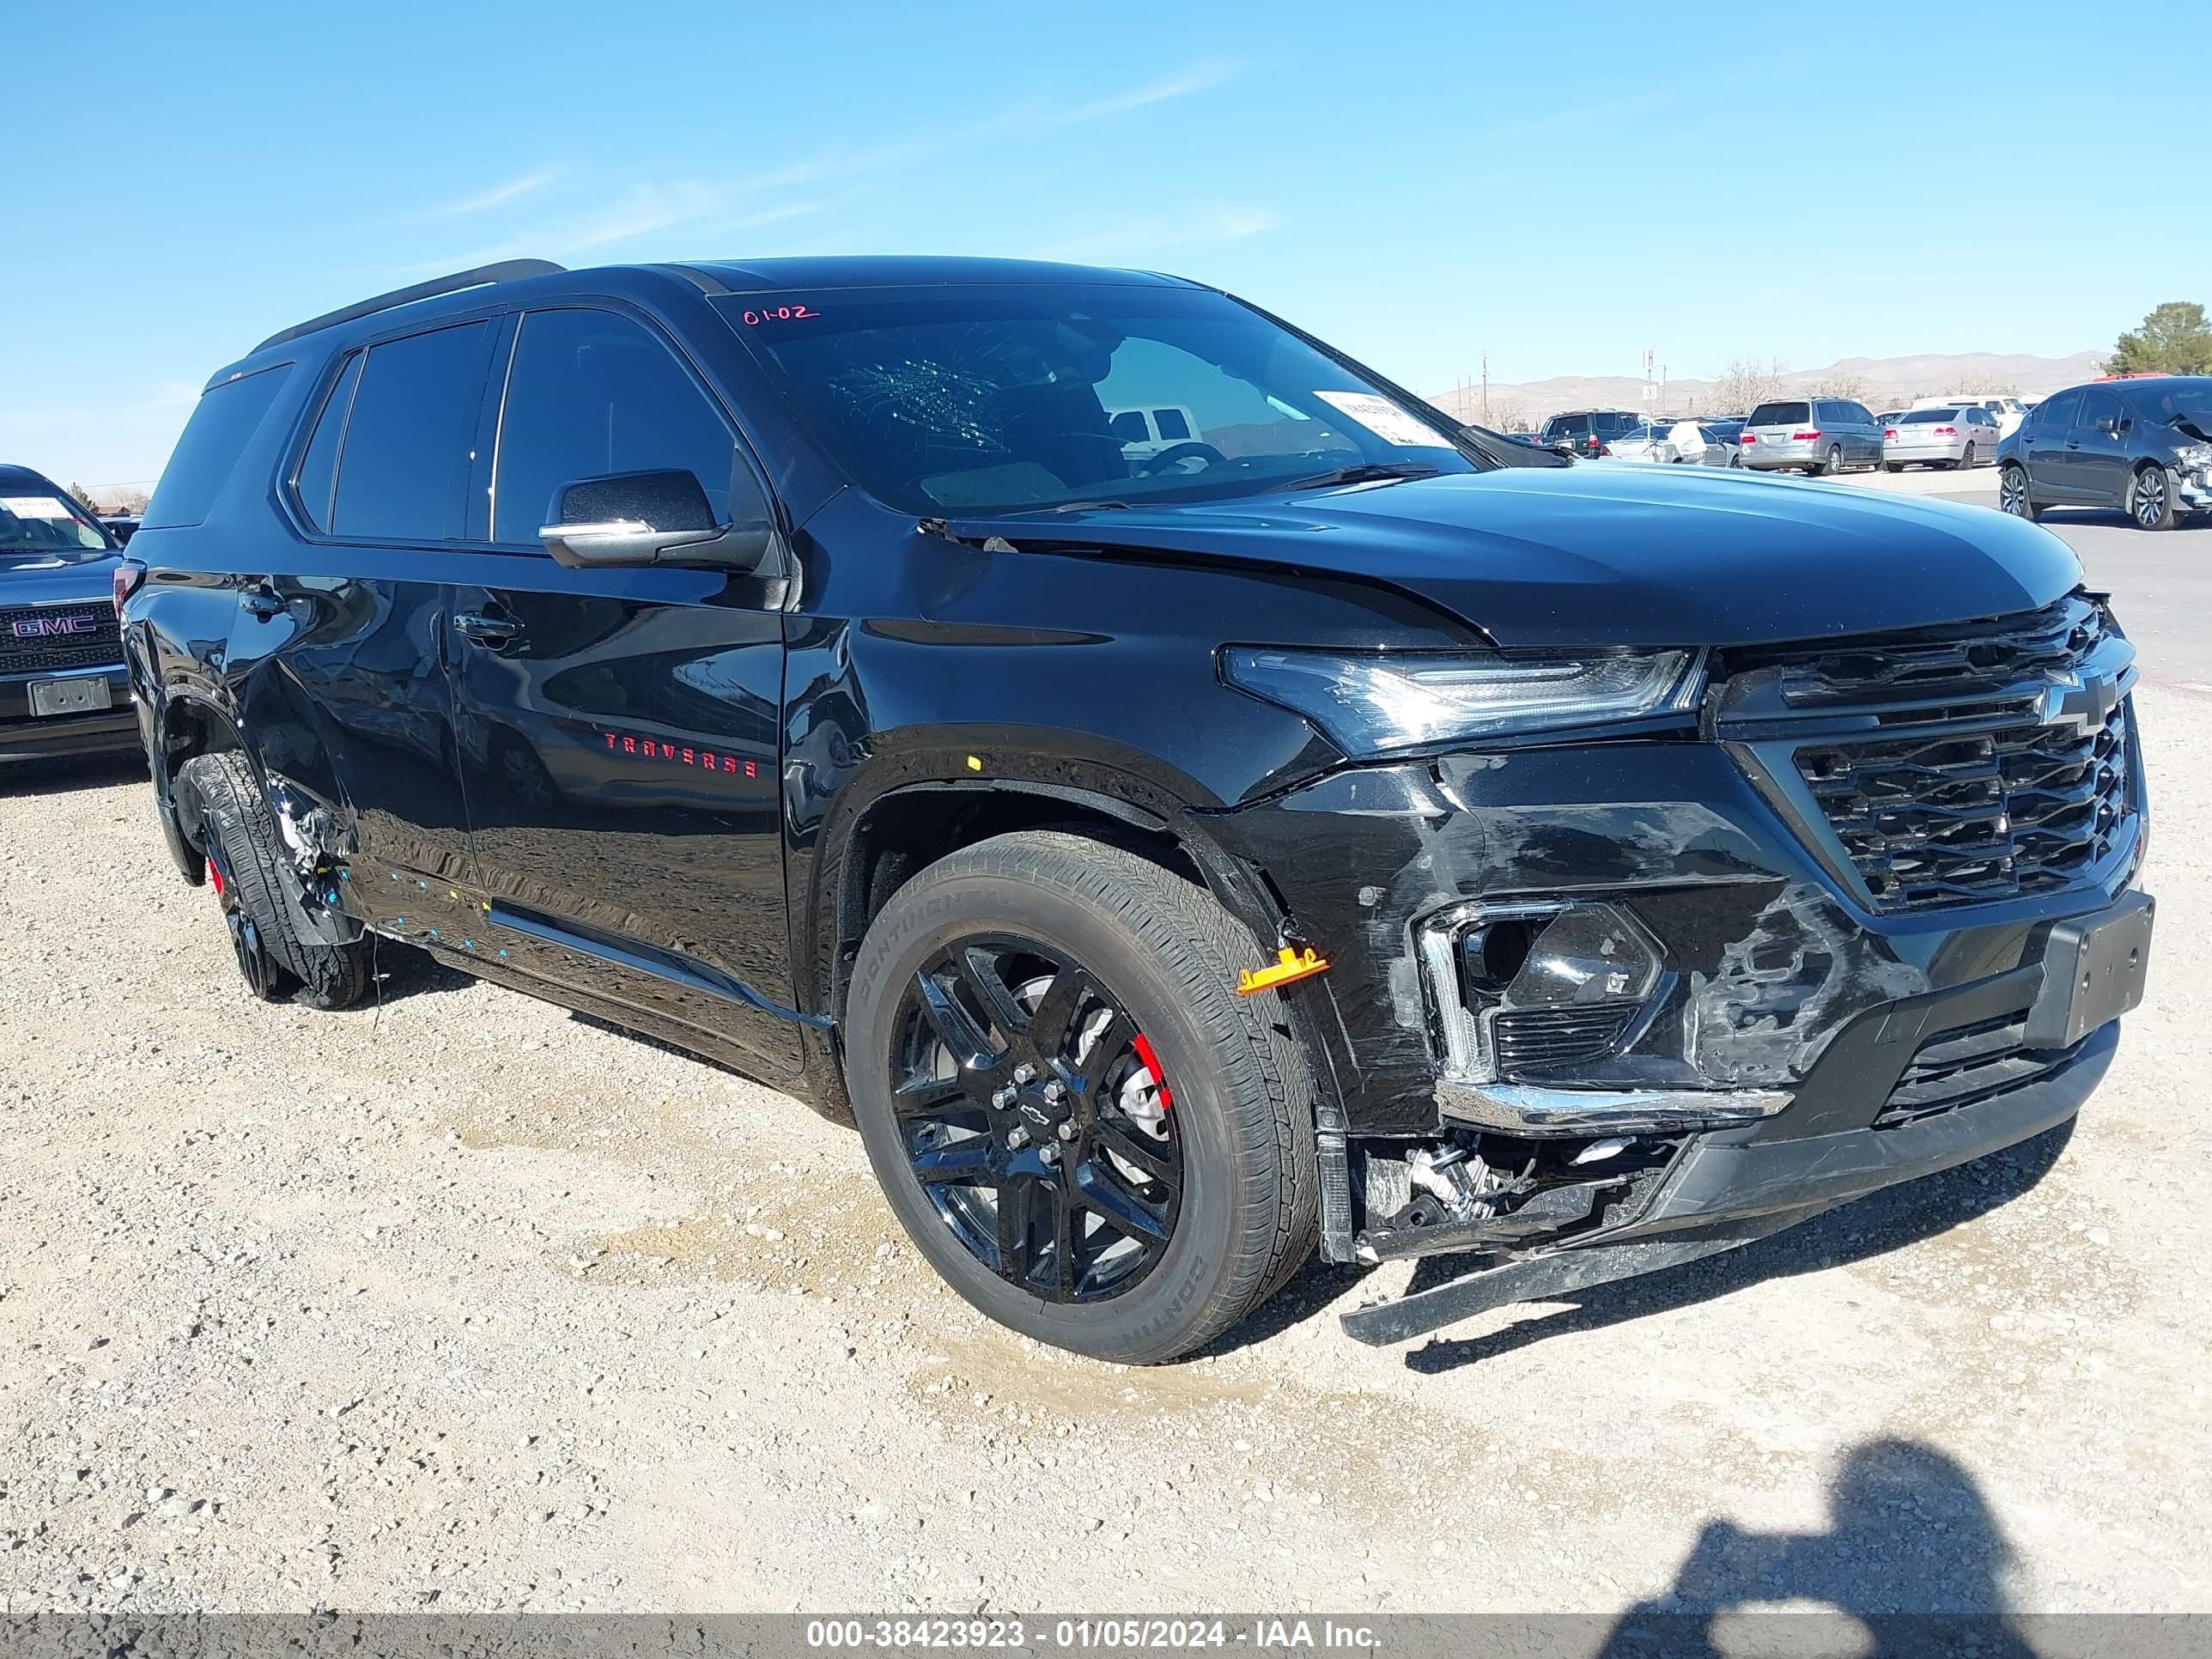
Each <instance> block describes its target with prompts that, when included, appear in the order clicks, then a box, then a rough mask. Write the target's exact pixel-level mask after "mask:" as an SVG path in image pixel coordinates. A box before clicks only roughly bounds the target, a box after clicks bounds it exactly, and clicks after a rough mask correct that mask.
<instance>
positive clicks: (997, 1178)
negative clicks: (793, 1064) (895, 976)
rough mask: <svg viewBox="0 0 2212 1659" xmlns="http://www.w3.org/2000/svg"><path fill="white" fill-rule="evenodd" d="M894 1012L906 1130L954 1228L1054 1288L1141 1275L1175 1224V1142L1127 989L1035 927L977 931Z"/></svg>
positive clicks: (1001, 1271)
mask: <svg viewBox="0 0 2212 1659" xmlns="http://www.w3.org/2000/svg"><path fill="white" fill-rule="evenodd" d="M898 1018H899V1024H900V1036H899V1047H898V1049H897V1053H898V1055H899V1059H898V1061H897V1062H896V1076H895V1078H894V1081H893V1085H892V1095H893V1100H894V1103H895V1110H896V1114H897V1116H898V1121H899V1127H900V1132H901V1138H902V1143H903V1146H904V1148H905V1152H906V1157H907V1160H908V1165H909V1167H910V1168H911V1169H912V1170H913V1171H914V1174H915V1179H916V1180H917V1181H918V1182H921V1187H922V1188H923V1191H924V1192H925V1194H927V1197H928V1199H929V1201H930V1203H931V1205H932V1206H933V1207H934V1208H935V1209H936V1211H937V1212H938V1214H939V1217H941V1218H943V1220H944V1222H945V1225H946V1226H947V1227H948V1228H950V1229H951V1232H952V1235H953V1237H956V1238H957V1239H958V1240H959V1241H960V1243H961V1244H962V1245H963V1246H964V1247H965V1248H966V1249H967V1250H968V1251H969V1254H970V1255H973V1256H974V1257H975V1259H976V1260H977V1261H980V1262H981V1263H982V1264H983V1265H984V1266H985V1267H988V1268H989V1269H990V1270H991V1271H992V1272H993V1273H996V1274H997V1275H998V1276H999V1277H1000V1278H1001V1279H1005V1280H1006V1281H1007V1282H1008V1283H1009V1284H1011V1285H1017V1286H1018V1287H1020V1288H1021V1289H1023V1290H1025V1291H1028V1292H1030V1294H1031V1295H1034V1296H1037V1297H1042V1298H1044V1299H1045V1300H1047V1301H1050V1302H1062V1303H1083V1302H1097V1301H1103V1300H1104V1299H1105V1298H1107V1297H1113V1296H1118V1295H1120V1294H1121V1293H1123V1292H1124V1291H1128V1290H1129V1289H1131V1288H1132V1287H1133V1286H1134V1285H1137V1284H1139V1282H1141V1281H1142V1280H1143V1279H1144V1278H1145V1277H1146V1275H1147V1274H1148V1273H1151V1272H1152V1269H1153V1267H1155V1266H1157V1265H1158V1262H1159V1261H1160V1258H1161V1257H1162V1256H1163V1255H1164V1254H1165V1252H1166V1249H1167V1247H1168V1243H1169V1241H1170V1239H1171V1238H1172V1237H1173V1236H1174V1232H1175V1227H1176V1219H1177V1218H1178V1216H1179V1214H1180V1212H1181V1209H1182V1186H1183V1156H1182V1136H1181V1132H1180V1129H1179V1127H1178V1125H1177V1122H1176V1117H1175V1114H1174V1113H1173V1111H1172V1110H1171V1109H1170V1107H1171V1105H1172V1099H1173V1097H1172V1092H1171V1091H1169V1090H1167V1089H1166V1088H1164V1086H1163V1085H1164V1079H1162V1078H1161V1077H1160V1075H1159V1073H1158V1071H1157V1069H1156V1066H1157V1064H1158V1061H1157V1058H1156V1056H1154V1055H1153V1054H1152V1045H1151V1043H1150V1042H1148V1041H1147V1040H1146V1037H1145V1036H1144V1034H1143V1033H1142V1032H1141V1031H1139V1030H1138V1028H1137V1022H1136V1020H1135V1019H1134V1018H1133V1017H1132V1016H1131V1015H1130V1013H1129V1012H1128V1010H1127V1007H1126V1006H1125V1005H1124V1004H1123V1003H1122V1001H1121V999H1120V998H1119V997H1117V996H1116V995H1115V994H1114V992H1113V991H1112V990H1111V989H1109V987H1107V986H1105V985H1104V984H1103V983H1102V982H1101V981H1099V979H1098V978H1097V976H1096V975H1093V974H1092V973H1091V971H1090V970H1089V969H1085V967H1083V966H1082V965H1081V964H1080V963H1075V962H1073V961H1069V960H1066V959H1065V957H1064V953H1061V952H1059V951H1054V950H1052V949H1050V948H1049V947H1048V946H1046V945H1042V944H1040V943H1039V942H1037V941H1036V940H1034V939H1023V938H1020V937H1018V936H1014V935H1005V936H1001V937H998V938H994V939H972V938H971V939H961V940H958V941H957V942H956V943H955V944H954V945H951V947H950V948H948V949H946V950H945V951H942V952H940V953H939V955H938V956H936V957H934V958H933V960H931V961H930V962H929V963H927V965H926V966H924V967H923V968H922V969H921V971H920V972H919V973H917V974H915V975H914V977H913V979H912V981H911V982H910V983H909V984H908V987H907V992H906V996H905V999H904V1000H903V1002H902V1005H901V1007H900V1010H899V1016H898Z"/></svg>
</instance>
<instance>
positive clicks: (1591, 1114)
mask: <svg viewBox="0 0 2212 1659" xmlns="http://www.w3.org/2000/svg"><path fill="white" fill-rule="evenodd" d="M1793 1098H1794V1097H1793V1096H1792V1095H1790V1093H1789V1092H1788V1091H1786V1090H1781V1089H1546V1088H1538V1087H1534V1086H1531V1085H1527V1084H1519V1083H1445V1084H1440V1085H1438V1086H1437V1103H1438V1104H1440V1105H1441V1106H1442V1107H1443V1113H1444V1115H1445V1116H1446V1117H1448V1118H1449V1119H1451V1120H1452V1121H1455V1122H1459V1123H1468V1124H1472V1125H1474V1127H1477V1128H1480V1129H1495V1130H1498V1131H1500V1132H1501V1133H1507V1134H1521V1135H1595V1134H1616V1133H1653V1132H1657V1133H1680V1132H1681V1131H1683V1130H1687V1129H1713V1128H1721V1127H1726V1126H1728V1125H1729V1124H1735V1123H1756V1122H1757V1121H1759V1119H1761V1118H1767V1117H1772V1116H1773V1115H1775V1114H1776V1113H1777V1112H1779V1111H1781V1110H1782V1109H1784V1107H1786V1106H1788V1105H1789V1104H1790V1101H1791V1100H1792V1099H1793Z"/></svg>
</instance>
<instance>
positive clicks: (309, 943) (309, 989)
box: [177, 750, 370, 1008]
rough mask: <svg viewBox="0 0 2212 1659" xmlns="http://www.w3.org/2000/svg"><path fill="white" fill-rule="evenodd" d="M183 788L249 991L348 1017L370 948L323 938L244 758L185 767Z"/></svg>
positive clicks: (362, 986)
mask: <svg viewBox="0 0 2212 1659" xmlns="http://www.w3.org/2000/svg"><path fill="white" fill-rule="evenodd" d="M177 786H178V788H179V790H180V791H183V792H185V793H187V794H188V795H189V796H190V797H191V799H192V800H193V801H194V803H195V804H196V805H197V817H198V834H199V838H200V842H201V844H202V847H203V848H204V851H205V852H206V854H207V856H208V862H209V864H210V866H212V867H213V870H214V872H215V884H216V896H217V897H218V898H219V899H220V900H221V901H222V906H223V925H224V926H225V927H228V929H229V930H230V939H231V948H232V950H233V951H234V952H235V954H236V956H237V958H238V968H239V973H240V975H241V976H242V977H243V978H244V979H245V981H246V988H247V989H248V990H249V991H251V992H252V994H254V995H255V996H257V997H258V998H260V999H261V1000H263V1001H264V1002H281V1001H283V1000H287V999H288V998H289V999H294V1000H298V1001H301V1002H304V1003H306V1004H307V1006H309V1007H311V1008H349V1007H351V1006H353V1005H354V1004H355V1003H356V1002H359V1001H360V1000H362V997H364V996H365V995H367V994H368V987H369V982H370V975H369V957H368V951H369V947H368V941H367V940H365V939H353V940H350V941H349V942H347V943H344V944H337V945H334V944H331V942H329V941H328V940H326V939H321V938H319V937H318V936H317V934H316V933H315V931H314V928H313V927H312V926H311V925H310V923H309V922H308V920H307V913H306V910H305V909H304V908H303V907H302V904H301V883H300V877H299V872H297V871H296V870H295V868H294V867H293V865H292V861H291V859H290V857H289V854H287V852H286V851H285V848H284V842H283V836H282V835H280V834H279V833H278V831H277V829H276V817H275V815H274V814H273V813H271V812H270V810H269V802H268V799H267V798H266V797H265V796H264V795H263V793H261V784H260V781H259V780H258V778H256V777H255V776H254V775H253V769H252V767H250V766H249V765H247V763H246V757H245V756H243V755H241V754H239V753H237V752H236V751H235V750H231V751H228V752H225V753H223V754H219V755H198V756H195V757H193V758H192V759H191V760H188V761H186V762H185V765H184V769H182V770H181V771H180V772H179V773H178V775H177Z"/></svg>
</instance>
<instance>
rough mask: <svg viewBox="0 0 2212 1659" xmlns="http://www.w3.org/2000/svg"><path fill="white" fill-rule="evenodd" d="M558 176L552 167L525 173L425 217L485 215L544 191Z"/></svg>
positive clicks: (441, 217)
mask: <svg viewBox="0 0 2212 1659" xmlns="http://www.w3.org/2000/svg"><path fill="white" fill-rule="evenodd" d="M558 176H559V175H558V174H556V173H555V172H554V171H553V169H551V168H550V167H546V168H543V169H541V170H540V171H538V172H536V173H525V174H524V175H523V176H522V177H521V178H520V179H508V180H507V182H506V183H505V184H503V185H493V186H492V187H491V188H490V189H489V190H487V191H483V192H482V193H481V194H480V195H476V196H471V197H465V198H464V199H463V200H461V201H458V202H448V203H447V204H445V205H444V206H443V207H435V208H432V209H431V210H429V211H428V213H427V214H425V215H424V216H423V217H425V218H428V219H452V218H457V217H459V216H460V215H462V214H464V213H483V212H484V211H486V210H489V209H491V208H495V207H500V206H503V205H504V204H507V203H508V202H512V201H513V200H514V198H515V197H518V196H527V195H529V194H530V192H531V191H533V190H540V189H543V188H544V186H545V185H550V184H551V183H552V182H553V180H554V179H556V177H558Z"/></svg>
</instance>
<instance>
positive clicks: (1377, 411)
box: [1314, 392, 1452, 449]
mask: <svg viewBox="0 0 2212 1659" xmlns="http://www.w3.org/2000/svg"><path fill="white" fill-rule="evenodd" d="M1314 396H1315V397H1316V398H1320V399H1321V400H1322V402H1323V403H1325V404H1328V405H1329V406H1330V407H1331V408H1333V409H1336V410H1341V411H1343V412H1344V413H1345V414H1346V415H1349V416H1351V417H1352V419H1353V420H1355V421H1357V422H1359V424H1360V425H1362V426H1364V427H1365V428H1367V429H1368V430H1369V431H1370V432H1371V433H1373V434H1374V435H1376V437H1378V438H1380V439H1382V441H1383V442H1384V443H1386V444H1396V445H1397V446H1398V447H1400V448H1401V449H1449V448H1450V447H1452V446H1451V440H1450V439H1449V438H1447V437H1445V436H1444V435H1443V433H1441V432H1439V431H1437V429H1436V428H1434V427H1432V426H1430V425H1427V424H1426V423H1425V422H1420V421H1417V420H1415V419H1414V418H1413V416H1410V415H1408V414H1407V413H1406V411H1405V410H1402V409H1401V408H1399V407H1398V405H1397V404H1394V403H1392V402H1391V401H1390V400H1389V398H1385V397H1383V396H1380V395H1379V394H1377V393H1376V392H1315V393H1314Z"/></svg>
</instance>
